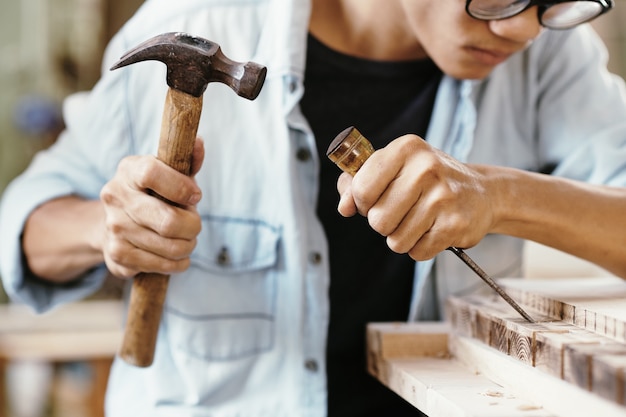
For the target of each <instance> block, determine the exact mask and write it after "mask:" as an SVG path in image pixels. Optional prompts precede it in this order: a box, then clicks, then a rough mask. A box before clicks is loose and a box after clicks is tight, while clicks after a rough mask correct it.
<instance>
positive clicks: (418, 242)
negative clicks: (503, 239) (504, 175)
mask: <svg viewBox="0 0 626 417" xmlns="http://www.w3.org/2000/svg"><path fill="white" fill-rule="evenodd" d="M337 189H338V191H339V193H340V195H341V200H340V201H339V206H338V210H339V213H340V214H341V215H343V216H345V217H350V216H353V215H355V214H357V213H359V214H361V215H362V216H366V217H367V219H368V222H369V224H370V226H371V227H372V228H373V229H374V230H376V231H377V232H378V233H380V234H381V235H383V236H386V237H387V245H388V246H389V248H390V249H391V250H393V251H394V252H398V253H408V254H409V255H410V256H411V258H413V259H415V260H418V261H419V260H426V259H431V258H433V257H434V256H435V255H437V254H438V253H439V252H441V251H443V250H445V249H446V248H448V247H450V246H455V247H460V248H468V247H471V246H474V245H476V244H477V243H478V242H479V241H480V240H481V239H482V238H483V237H484V236H485V234H487V233H488V232H489V231H490V229H491V227H492V222H493V219H494V217H495V214H494V213H495V211H494V208H495V207H494V202H493V201H491V199H490V196H489V195H488V193H487V191H486V188H485V185H484V181H483V177H482V175H481V174H480V173H479V172H477V171H476V170H474V169H472V167H471V166H468V165H465V164H463V163H461V162H459V161H457V160H455V159H453V158H452V157H450V156H449V155H447V154H445V153H443V152H442V151H440V150H438V149H435V148H433V147H432V146H430V145H429V144H428V143H426V142H425V141H424V140H423V139H421V138H420V137H419V136H416V135H406V136H402V137H400V138H398V139H396V140H394V141H392V142H391V143H390V144H389V145H387V146H386V147H385V148H383V149H380V150H378V151H376V152H374V153H373V154H372V156H371V157H370V158H369V159H368V160H367V161H365V163H364V164H363V166H362V167H361V169H360V170H359V171H358V172H357V173H356V175H355V176H354V178H352V177H351V176H350V175H349V174H346V173H344V174H342V175H341V176H340V177H339V180H338V182H337Z"/></svg>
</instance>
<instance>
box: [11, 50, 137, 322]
mask: <svg viewBox="0 0 626 417" xmlns="http://www.w3.org/2000/svg"><path fill="white" fill-rule="evenodd" d="M112 49H116V48H115V47H113V48H112V47H111V45H110V47H109V55H111V54H116V52H115V51H113V52H111V50H112ZM117 49H120V50H121V46H120V47H119V48H117ZM120 55H121V53H117V56H120ZM124 80H125V74H124V73H123V72H119V73H115V74H108V73H107V74H105V76H104V77H103V78H102V79H101V81H100V82H99V83H98V85H96V86H95V88H94V89H93V90H92V91H91V92H88V93H86V92H83V93H78V94H75V95H72V96H70V97H68V98H67V99H66V100H65V102H64V108H63V116H64V120H65V124H66V129H65V131H64V132H63V133H62V134H61V135H60V136H59V138H58V140H57V141H56V143H55V144H54V145H52V146H51V147H50V148H49V149H47V150H45V151H42V152H39V153H38V154H37V155H36V156H35V157H34V159H33V161H32V162H31V164H30V166H29V167H28V168H27V169H26V171H24V172H23V173H22V174H21V175H20V176H18V177H17V178H16V179H14V180H13V181H12V182H11V183H10V184H9V186H8V187H7V189H6V190H5V193H4V195H3V196H2V200H1V201H0V275H1V276H2V282H3V285H4V288H5V291H6V293H7V295H8V296H9V297H10V298H11V300H13V301H15V302H19V303H23V304H27V305H29V306H30V307H32V308H33V309H34V310H35V311H37V312H44V311H46V310H49V309H51V308H53V307H55V306H57V305H59V304H62V303H66V302H70V301H75V300H78V299H82V298H84V297H86V296H88V295H90V294H92V293H94V292H95V291H96V290H98V289H99V287H100V286H101V285H102V282H103V281H104V278H105V276H106V274H107V271H106V268H105V266H104V265H101V266H99V267H96V268H94V269H93V270H90V271H88V272H86V273H85V274H84V275H83V276H82V277H80V278H79V279H77V280H75V281H73V282H72V283H69V284H65V285H60V284H53V283H50V282H47V281H44V280H41V279H38V278H37V277H35V276H33V275H32V274H31V273H30V271H29V269H28V268H27V267H26V263H25V260H24V254H23V252H22V245H21V238H22V231H23V228H24V225H25V222H26V220H27V219H28V217H29V215H30V213H31V212H32V211H33V210H34V209H36V208H37V207H38V206H40V205H42V204H43V203H45V202H46V201H50V200H52V199H55V198H58V197H62V196H67V195H78V196H81V197H83V198H86V199H97V198H99V193H100V189H101V188H102V186H103V185H104V184H105V182H106V181H107V179H108V178H110V177H111V176H112V175H113V174H114V172H115V169H116V167H117V164H118V162H119V160H120V159H121V158H122V157H123V156H125V155H127V154H128V153H129V152H130V149H132V143H131V140H130V139H131V135H130V124H129V123H128V121H127V117H126V116H125V113H126V112H125V94H124V93H123V91H124V89H123V85H124Z"/></svg>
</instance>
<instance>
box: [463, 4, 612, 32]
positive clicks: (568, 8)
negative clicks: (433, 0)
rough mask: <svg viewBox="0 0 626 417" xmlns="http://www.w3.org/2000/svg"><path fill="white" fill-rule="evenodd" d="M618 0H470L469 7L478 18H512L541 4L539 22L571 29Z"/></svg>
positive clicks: (592, 17)
mask: <svg viewBox="0 0 626 417" xmlns="http://www.w3.org/2000/svg"><path fill="white" fill-rule="evenodd" d="M613 2H614V0H467V3H465V10H466V11H467V13H468V14H469V15H470V16H472V17H473V18H475V19H480V20H499V19H508V18H509V17H513V16H515V15H517V14H520V13H522V12H523V11H524V10H526V9H528V8H529V7H532V6H538V16H537V17H538V18H539V23H541V25H542V26H545V27H547V28H550V29H570V28H573V27H574V26H576V25H580V24H581V23H585V22H589V21H590V20H593V19H595V18H596V17H598V16H600V15H601V14H604V13H606V12H608V11H609V10H611V8H613V5H614V3H613Z"/></svg>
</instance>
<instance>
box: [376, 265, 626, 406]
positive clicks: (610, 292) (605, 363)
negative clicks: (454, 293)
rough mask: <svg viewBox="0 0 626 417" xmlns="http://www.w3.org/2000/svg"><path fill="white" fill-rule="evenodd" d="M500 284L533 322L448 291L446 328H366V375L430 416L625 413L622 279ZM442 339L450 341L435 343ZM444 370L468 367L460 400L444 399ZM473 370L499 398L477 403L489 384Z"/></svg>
mask: <svg viewBox="0 0 626 417" xmlns="http://www.w3.org/2000/svg"><path fill="white" fill-rule="evenodd" d="M500 282H501V284H502V285H503V286H504V287H505V288H506V290H507V292H508V293H509V294H510V295H511V296H512V297H513V298H514V299H515V300H516V301H518V302H519V303H520V304H521V305H522V306H523V307H524V308H525V309H526V310H527V311H528V312H529V313H530V314H531V315H532V316H533V318H535V320H536V323H528V322H526V321H525V320H524V319H523V318H521V317H520V316H519V314H518V313H517V312H515V310H513V309H512V308H511V307H510V306H509V305H508V304H506V303H505V302H504V301H502V300H501V299H500V298H499V297H497V296H495V295H494V296H484V295H483V296H471V295H468V296H463V297H453V298H450V299H449V300H448V302H447V316H448V322H447V323H446V324H445V325H444V326H446V325H447V326H449V327H448V328H447V330H446V328H445V327H444V328H441V326H442V324H434V323H430V324H420V323H413V324H372V325H371V326H370V328H369V329H368V344H369V353H370V355H369V365H368V366H369V371H370V373H372V374H373V375H375V376H377V377H378V378H379V379H380V380H381V381H382V382H383V383H385V384H387V385H388V386H389V387H390V388H391V389H393V390H394V391H395V392H397V393H398V394H399V395H401V396H402V397H404V398H405V399H407V400H408V401H409V402H411V403H413V404H414V405H415V406H416V407H417V408H419V409H420V410H422V411H424V412H425V413H426V414H428V415H429V416H432V417H436V416H448V415H459V416H514V415H515V416H517V415H523V416H534V417H537V416H544V415H549V416H564V417H565V416H567V417H574V416H581V417H582V416H589V415H598V416H603V417H604V416H608V417H614V416H616V417H617V416H620V417H622V416H626V405H625V404H626V388H625V383H624V379H625V370H626V282H624V281H622V280H620V279H617V278H612V277H607V278H593V279H589V280H587V279H577V280H562V279H559V280H549V281H541V280H537V281H535V280H533V281H527V280H505V281H500ZM433 326H434V327H433ZM437 326H438V327H437ZM436 334H438V335H439V338H438V339H434V338H433V337H432V336H433V335H436ZM442 335H447V337H448V339H447V342H446V343H442V342H438V343H437V344H436V345H437V346H439V349H433V348H432V346H431V345H432V343H433V340H441V337H443V336H442ZM424 341H426V344H424ZM423 346H430V347H429V348H427V349H425V350H424V349H422V348H421V347H423ZM450 367H453V368H454V369H456V371H455V372H462V370H463V369H464V370H465V371H468V374H467V375H465V376H460V375H461V374H458V376H457V379H458V378H461V379H462V380H459V381H456V382H454V384H456V385H455V386H456V387H457V388H458V389H459V390H461V391H463V390H464V393H465V394H466V397H467V401H466V402H465V403H463V402H459V400H458V398H456V399H453V398H448V399H447V400H445V401H442V393H443V392H450V386H448V385H446V384H447V383H448V382H450V381H448V382H446V383H443V381H444V380H446V378H447V377H446V376H445V372H444V373H440V374H436V375H435V374H433V373H432V369H440V370H442V369H448V371H449V370H450ZM475 376H480V377H483V378H486V379H487V380H488V381H489V382H490V383H495V384H496V385H495V387H492V388H491V389H490V392H497V393H498V394H499V399H498V400H497V401H494V400H493V398H492V401H491V402H489V403H488V405H489V407H485V406H484V401H482V399H481V396H482V397H484V396H485V395H484V393H485V390H484V386H486V385H481V384H483V383H484V381H483V382H480V383H477V381H476V380H475V379H474V378H473V377H475ZM479 387H483V388H481V389H478V388H479ZM472 394H474V395H472ZM435 398H437V399H436V400H435ZM505 399H507V400H508V399H514V400H518V403H517V404H516V405H515V402H514V401H504V400H505ZM446 401H449V402H451V404H447V403H446ZM519 401H521V403H519ZM481 402H482V403H483V406H482V407H478V404H479V403H481ZM507 402H508V403H509V404H508V406H507V407H503V404H505V403H507ZM444 403H445V404H446V405H445V406H444V407H442V404H444ZM451 408H454V410H456V411H455V413H452V412H451V411H450V409H451ZM444 409H445V411H442V410H444ZM459 410H463V411H459Z"/></svg>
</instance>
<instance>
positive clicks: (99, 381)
mask: <svg viewBox="0 0 626 417" xmlns="http://www.w3.org/2000/svg"><path fill="white" fill-rule="evenodd" d="M122 329H123V306H122V302H121V301H118V300H97V301H96V300H91V301H81V302H76V303H71V304H67V305H63V306H61V307H58V308H56V309H54V310H52V311H50V312H48V313H45V314H40V315H38V314H35V313H34V312H33V311H32V310H30V309H29V308H27V307H25V306H23V305H16V304H3V305H0V372H1V375H2V377H0V416H4V415H5V413H6V410H7V405H6V404H7V399H6V392H7V390H6V386H5V380H6V378H5V371H6V365H7V364H8V363H9V362H16V361H39V362H47V363H51V364H61V363H69V362H85V363H87V364H89V365H90V366H91V370H92V375H93V378H92V381H91V386H90V395H89V396H90V399H89V409H90V416H91V417H101V416H104V394H105V390H106V384H107V379H108V375H109V369H110V366H111V363H112V360H113V358H114V356H115V354H116V352H117V350H118V349H119V346H120V343H121V340H122V331H123V330H122Z"/></svg>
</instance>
